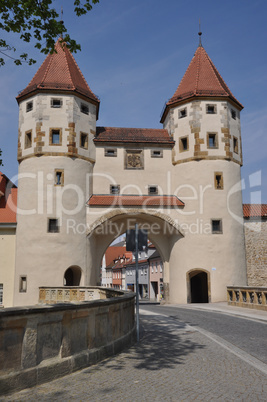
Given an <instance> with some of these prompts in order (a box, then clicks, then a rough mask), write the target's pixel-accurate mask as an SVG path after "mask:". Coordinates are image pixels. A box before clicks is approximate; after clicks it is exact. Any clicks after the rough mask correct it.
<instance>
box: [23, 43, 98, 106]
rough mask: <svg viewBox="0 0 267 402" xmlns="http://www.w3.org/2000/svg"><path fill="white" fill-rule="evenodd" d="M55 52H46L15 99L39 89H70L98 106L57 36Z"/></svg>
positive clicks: (72, 58)
mask: <svg viewBox="0 0 267 402" xmlns="http://www.w3.org/2000/svg"><path fill="white" fill-rule="evenodd" d="M55 50H56V52H55V53H52V54H48V55H47V57H46V59H45V60H44V62H43V64H42V65H41V67H40V68H39V70H38V71H37V73H36V74H35V75H34V77H33V79H32V80H31V82H30V83H29V84H28V85H27V87H26V88H25V89H24V90H23V91H21V92H20V93H19V95H18V96H17V101H18V102H20V101H21V100H22V99H25V97H29V96H31V95H33V93H35V92H40V91H53V92H55V91H57V92H64V91H72V92H75V93H76V94H77V95H78V96H79V95H80V96H82V97H83V98H84V97H85V98H89V99H90V100H91V101H93V102H94V103H95V104H96V105H97V109H98V107H99V103H100V101H99V99H98V97H97V96H96V95H95V94H94V93H93V92H92V91H91V89H90V88H89V86H88V84H87V82H86V80H85V78H84V76H83V74H82V72H81V70H80V69H79V67H78V65H77V63H76V61H75V59H74V57H73V55H72V54H71V52H70V51H69V49H68V48H67V46H66V44H65V43H64V42H63V41H62V38H59V39H58V40H57V42H56V44H55Z"/></svg>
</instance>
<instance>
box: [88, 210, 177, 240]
mask: <svg viewBox="0 0 267 402" xmlns="http://www.w3.org/2000/svg"><path fill="white" fill-rule="evenodd" d="M120 215H130V216H131V215H148V216H153V217H155V218H159V219H161V220H163V221H164V222H166V223H167V224H169V225H170V227H172V229H173V230H174V231H178V232H179V233H180V234H181V235H182V236H184V231H183V229H182V228H181V227H180V225H179V224H178V223H177V222H175V221H174V220H173V219H172V218H171V217H170V216H168V215H166V214H164V213H162V212H159V211H155V210H144V209H142V210H140V209H137V208H131V209H127V208H124V209H114V210H112V211H110V212H108V213H106V214H104V215H102V216H101V217H100V218H98V219H97V220H96V221H95V222H94V223H92V224H91V225H90V226H89V227H88V230H87V236H90V234H92V233H93V231H94V230H95V229H96V228H97V227H98V226H100V225H102V224H104V223H105V222H107V221H109V220H110V219H112V218H114V217H119V216H120Z"/></svg>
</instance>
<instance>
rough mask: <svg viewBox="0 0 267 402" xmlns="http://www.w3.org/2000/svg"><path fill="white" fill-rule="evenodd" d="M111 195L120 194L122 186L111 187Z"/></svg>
mask: <svg viewBox="0 0 267 402" xmlns="http://www.w3.org/2000/svg"><path fill="white" fill-rule="evenodd" d="M110 194H120V186H119V184H117V185H113V184H111V185H110Z"/></svg>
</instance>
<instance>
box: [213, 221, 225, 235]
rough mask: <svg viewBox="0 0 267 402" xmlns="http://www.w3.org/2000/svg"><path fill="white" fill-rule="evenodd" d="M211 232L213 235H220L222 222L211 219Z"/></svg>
mask: <svg viewBox="0 0 267 402" xmlns="http://www.w3.org/2000/svg"><path fill="white" fill-rule="evenodd" d="M211 232H212V233H213V234H217V233H222V220H221V219H212V221H211Z"/></svg>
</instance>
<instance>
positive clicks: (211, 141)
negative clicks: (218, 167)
mask: <svg viewBox="0 0 267 402" xmlns="http://www.w3.org/2000/svg"><path fill="white" fill-rule="evenodd" d="M207 143H208V148H218V141H217V134H216V133H208V134H207Z"/></svg>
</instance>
